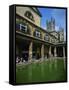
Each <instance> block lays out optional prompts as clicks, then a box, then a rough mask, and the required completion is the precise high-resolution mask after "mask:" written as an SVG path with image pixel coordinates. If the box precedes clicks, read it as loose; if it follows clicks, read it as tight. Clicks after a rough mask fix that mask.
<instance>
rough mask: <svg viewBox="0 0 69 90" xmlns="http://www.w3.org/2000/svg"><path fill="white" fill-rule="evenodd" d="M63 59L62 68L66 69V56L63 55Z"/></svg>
mask: <svg viewBox="0 0 69 90" xmlns="http://www.w3.org/2000/svg"><path fill="white" fill-rule="evenodd" d="M63 61H64V70H65V69H66V58H65V57H64V58H63Z"/></svg>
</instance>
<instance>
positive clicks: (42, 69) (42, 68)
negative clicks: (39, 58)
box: [41, 63, 44, 79]
mask: <svg viewBox="0 0 69 90" xmlns="http://www.w3.org/2000/svg"><path fill="white" fill-rule="evenodd" d="M41 78H42V79H43V78H44V63H41Z"/></svg>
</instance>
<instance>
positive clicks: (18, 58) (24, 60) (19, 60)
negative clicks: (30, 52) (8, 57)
mask: <svg viewBox="0 0 69 90" xmlns="http://www.w3.org/2000/svg"><path fill="white" fill-rule="evenodd" d="M27 61H28V57H27V56H26V55H25V56H24V57H20V56H16V63H20V62H27Z"/></svg>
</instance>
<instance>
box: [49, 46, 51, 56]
mask: <svg viewBox="0 0 69 90" xmlns="http://www.w3.org/2000/svg"><path fill="white" fill-rule="evenodd" d="M49 57H51V46H50V47H49Z"/></svg>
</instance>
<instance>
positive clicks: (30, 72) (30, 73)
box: [28, 65, 32, 81]
mask: <svg viewBox="0 0 69 90" xmlns="http://www.w3.org/2000/svg"><path fill="white" fill-rule="evenodd" d="M28 80H29V81H32V66H31V65H29V67H28Z"/></svg>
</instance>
